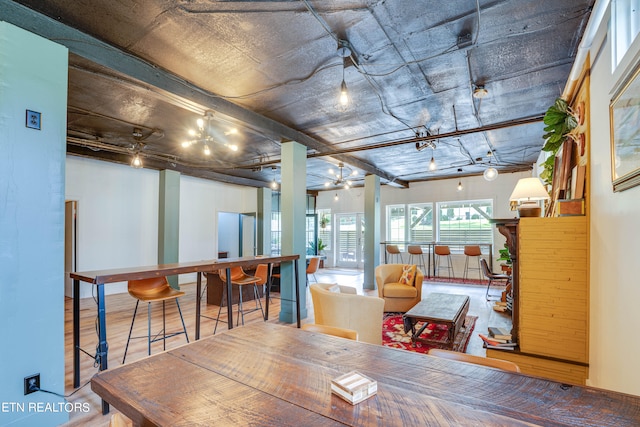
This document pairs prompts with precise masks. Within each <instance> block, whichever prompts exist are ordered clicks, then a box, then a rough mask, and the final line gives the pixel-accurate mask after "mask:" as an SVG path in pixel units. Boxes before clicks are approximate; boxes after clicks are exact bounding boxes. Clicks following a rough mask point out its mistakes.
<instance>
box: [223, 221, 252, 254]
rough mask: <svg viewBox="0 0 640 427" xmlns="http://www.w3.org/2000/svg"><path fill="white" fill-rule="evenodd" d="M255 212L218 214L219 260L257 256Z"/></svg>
mask: <svg viewBox="0 0 640 427" xmlns="http://www.w3.org/2000/svg"><path fill="white" fill-rule="evenodd" d="M256 233H257V222H256V214H255V212H249V213H235V212H218V258H221V257H223V256H224V257H228V258H238V257H243V256H254V255H255V254H256Z"/></svg>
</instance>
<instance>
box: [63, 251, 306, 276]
mask: <svg viewBox="0 0 640 427" xmlns="http://www.w3.org/2000/svg"><path fill="white" fill-rule="evenodd" d="M299 258H300V256H299V255H277V256H275V255H274V256H270V255H269V256H266V255H265V256H250V257H240V258H221V259H210V260H202V261H191V262H180V263H171V264H158V265H146V266H139V267H129V268H114V269H107V270H95V271H82V272H72V273H70V274H69V276H70V277H71V278H72V279H76V280H80V281H81V282H87V283H114V282H123V281H127V280H140V279H148V278H151V277H160V276H173V275H175V274H187V273H198V272H200V273H203V272H214V271H218V270H220V269H223V268H229V267H238V266H239V267H243V268H244V267H248V266H255V265H257V264H263V263H264V264H268V263H276V262H286V261H294V260H296V259H299Z"/></svg>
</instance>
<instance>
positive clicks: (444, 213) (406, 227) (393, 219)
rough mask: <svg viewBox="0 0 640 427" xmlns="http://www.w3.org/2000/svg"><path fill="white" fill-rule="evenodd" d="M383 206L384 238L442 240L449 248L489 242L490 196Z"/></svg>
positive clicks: (404, 240)
mask: <svg viewBox="0 0 640 427" xmlns="http://www.w3.org/2000/svg"><path fill="white" fill-rule="evenodd" d="M433 207H434V205H433V203H416V204H411V205H388V206H387V241H390V242H433V241H438V242H443V243H448V244H450V245H452V246H453V247H452V250H454V251H455V250H458V248H459V249H460V250H461V248H462V246H463V245H464V244H466V243H486V244H491V243H493V226H492V224H490V223H489V219H490V218H492V216H493V201H492V200H466V201H459V202H440V203H436V209H435V210H434V208H433Z"/></svg>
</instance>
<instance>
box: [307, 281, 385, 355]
mask: <svg viewBox="0 0 640 427" xmlns="http://www.w3.org/2000/svg"><path fill="white" fill-rule="evenodd" d="M309 290H310V291H311V299H312V300H313V313H314V321H315V323H316V324H318V325H327V326H335V327H338V328H346V329H353V330H355V331H357V332H358V341H364V342H368V343H371V344H382V316H383V314H384V312H383V309H384V301H383V300H382V299H380V298H378V297H375V296H366V295H357V294H356V289H355V288H353V287H351V286H340V285H334V284H326V283H314V284H312V285H311V286H309ZM337 290H339V292H333V291H337Z"/></svg>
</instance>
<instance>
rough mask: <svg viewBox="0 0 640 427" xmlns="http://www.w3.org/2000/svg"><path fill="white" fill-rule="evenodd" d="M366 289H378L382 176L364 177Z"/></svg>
mask: <svg viewBox="0 0 640 427" xmlns="http://www.w3.org/2000/svg"><path fill="white" fill-rule="evenodd" d="M364 224H365V228H364V283H363V284H362V287H363V288H364V289H376V278H375V269H376V266H377V265H378V264H379V263H380V177H379V176H376V175H367V176H366V177H365V178H364Z"/></svg>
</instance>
